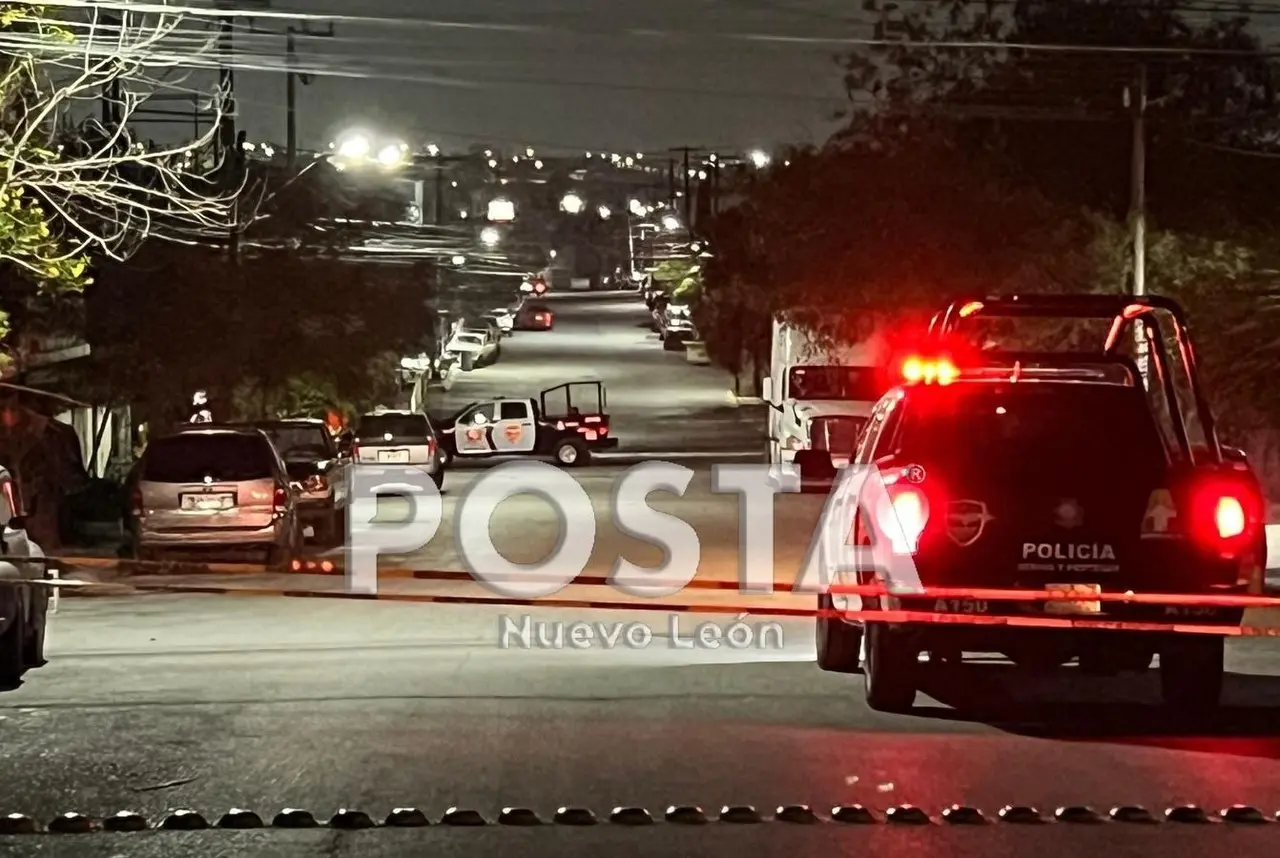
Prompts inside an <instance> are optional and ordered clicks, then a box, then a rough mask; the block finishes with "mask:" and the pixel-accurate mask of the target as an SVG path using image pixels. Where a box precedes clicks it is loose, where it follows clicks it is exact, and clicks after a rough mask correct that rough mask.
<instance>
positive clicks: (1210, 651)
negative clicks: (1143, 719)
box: [1160, 635, 1226, 713]
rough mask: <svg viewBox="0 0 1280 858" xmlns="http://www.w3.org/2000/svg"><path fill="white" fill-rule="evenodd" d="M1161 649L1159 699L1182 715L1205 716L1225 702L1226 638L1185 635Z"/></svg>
mask: <svg viewBox="0 0 1280 858" xmlns="http://www.w3.org/2000/svg"><path fill="white" fill-rule="evenodd" d="M1180 637H1181V638H1183V639H1179V640H1172V641H1170V642H1169V643H1167V644H1165V645H1164V646H1163V647H1162V648H1161V649H1160V697H1161V699H1162V700H1163V701H1164V704H1165V706H1168V707H1169V708H1171V709H1175V710H1178V711H1181V712H1192V713H1205V712H1210V711H1212V710H1214V709H1217V708H1218V706H1219V705H1220V704H1221V702H1222V681H1223V677H1224V674H1225V672H1226V671H1225V667H1224V664H1223V655H1224V653H1223V649H1224V643H1225V638H1219V637H1209V636H1207V635H1205V636H1201V635H1183V636H1180Z"/></svg>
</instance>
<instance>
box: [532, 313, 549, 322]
mask: <svg viewBox="0 0 1280 858" xmlns="http://www.w3.org/2000/svg"><path fill="white" fill-rule="evenodd" d="M533 320H534V321H535V322H545V321H546V320H547V317H546V315H545V314H544V313H535V314H534V316H533Z"/></svg>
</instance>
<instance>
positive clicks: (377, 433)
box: [351, 411, 445, 488]
mask: <svg viewBox="0 0 1280 858" xmlns="http://www.w3.org/2000/svg"><path fill="white" fill-rule="evenodd" d="M351 457H352V459H353V460H354V461H355V463H356V464H357V465H416V466H418V467H420V468H422V469H423V470H425V471H426V472H427V473H428V474H430V475H431V479H432V481H433V482H435V484H436V488H439V487H440V486H441V485H442V484H443V483H444V461H445V460H444V451H442V450H441V449H440V439H439V438H438V437H437V436H436V430H435V427H434V426H432V425H431V420H430V419H429V418H428V417H427V415H425V414H422V413H421V412H417V411H375V412H374V413H372V414H366V415H364V416H363V417H361V418H360V420H359V422H358V423H357V424H356V429H355V438H354V439H353V443H352V447H351Z"/></svg>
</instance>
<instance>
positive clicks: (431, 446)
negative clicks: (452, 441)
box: [427, 438, 436, 459]
mask: <svg viewBox="0 0 1280 858" xmlns="http://www.w3.org/2000/svg"><path fill="white" fill-rule="evenodd" d="M435 454H436V439H435V438H428V439H427V458H428V459H429V458H431V457H432V456H434V455H435Z"/></svg>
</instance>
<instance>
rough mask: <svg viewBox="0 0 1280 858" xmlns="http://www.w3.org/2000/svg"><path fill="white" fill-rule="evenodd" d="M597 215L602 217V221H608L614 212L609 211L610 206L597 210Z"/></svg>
mask: <svg viewBox="0 0 1280 858" xmlns="http://www.w3.org/2000/svg"><path fill="white" fill-rule="evenodd" d="M596 214H598V215H600V220H608V219H609V216H610V215H612V214H613V212H612V211H610V210H609V207H608V206H600V208H598V209H596Z"/></svg>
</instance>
